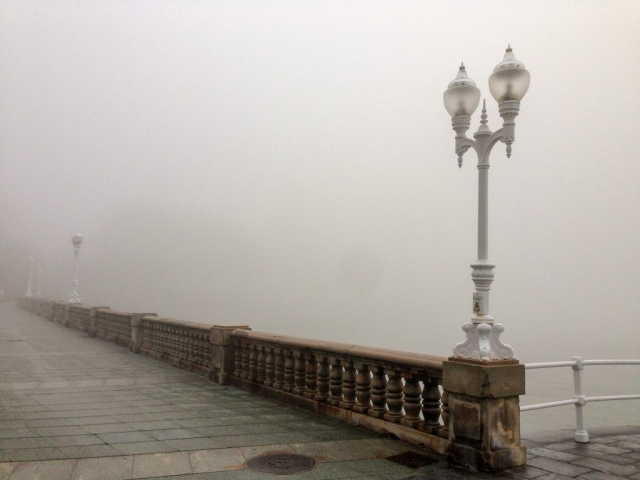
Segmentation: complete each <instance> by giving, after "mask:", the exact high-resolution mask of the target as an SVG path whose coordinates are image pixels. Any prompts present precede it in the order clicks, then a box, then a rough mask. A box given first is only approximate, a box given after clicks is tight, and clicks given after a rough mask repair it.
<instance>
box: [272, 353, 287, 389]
mask: <svg viewBox="0 0 640 480" xmlns="http://www.w3.org/2000/svg"><path fill="white" fill-rule="evenodd" d="M284 363H285V361H284V352H283V351H282V349H281V348H279V349H277V350H276V363H275V370H276V371H275V380H274V382H273V388H275V389H277V390H282V389H283V388H284Z"/></svg>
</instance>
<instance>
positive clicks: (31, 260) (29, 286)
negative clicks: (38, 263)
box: [25, 255, 33, 298]
mask: <svg viewBox="0 0 640 480" xmlns="http://www.w3.org/2000/svg"><path fill="white" fill-rule="evenodd" d="M32 272H33V255H31V256H30V257H29V285H28V286H27V293H26V295H25V297H27V298H31V297H33V293H31V273H32Z"/></svg>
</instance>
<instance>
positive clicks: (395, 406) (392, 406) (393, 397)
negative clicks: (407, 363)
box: [384, 371, 404, 423]
mask: <svg viewBox="0 0 640 480" xmlns="http://www.w3.org/2000/svg"><path fill="white" fill-rule="evenodd" d="M388 375H389V381H388V382H387V406H388V407H389V411H388V412H387V413H385V414H384V419H385V420H387V421H389V422H394V423H400V420H401V419H402V417H403V413H402V406H403V403H404V402H403V400H402V397H403V393H402V377H401V376H400V372H397V371H391V372H388Z"/></svg>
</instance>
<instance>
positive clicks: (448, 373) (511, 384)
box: [442, 358, 525, 398]
mask: <svg viewBox="0 0 640 480" xmlns="http://www.w3.org/2000/svg"><path fill="white" fill-rule="evenodd" d="M442 367H443V370H442V375H443V382H444V383H443V388H444V389H445V390H446V391H448V392H452V393H461V394H464V395H470V396H473V397H484V398H500V397H511V396H514V395H524V393H525V377H524V365H522V364H520V363H519V362H518V361H517V360H502V361H493V362H482V361H478V360H466V359H464V360H463V359H459V358H450V359H449V360H448V361H446V362H443V364H442Z"/></svg>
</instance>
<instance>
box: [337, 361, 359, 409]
mask: <svg viewBox="0 0 640 480" xmlns="http://www.w3.org/2000/svg"><path fill="white" fill-rule="evenodd" d="M342 395H343V397H344V398H343V399H342V401H341V402H340V408H344V409H347V410H351V409H352V408H353V406H354V405H355V404H356V369H355V367H354V366H353V362H347V363H346V364H345V366H344V374H343V375H342Z"/></svg>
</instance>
